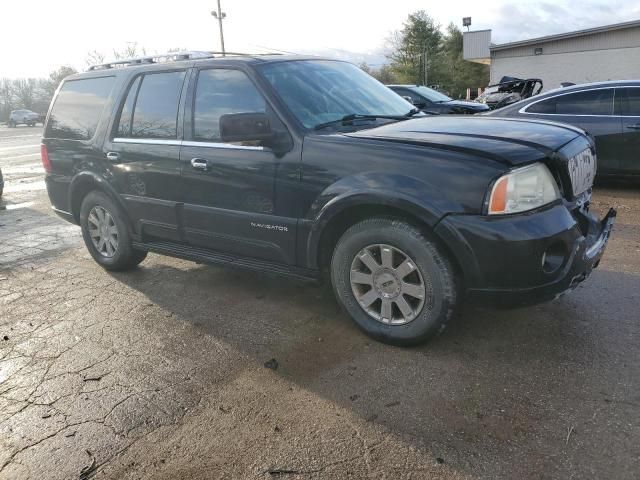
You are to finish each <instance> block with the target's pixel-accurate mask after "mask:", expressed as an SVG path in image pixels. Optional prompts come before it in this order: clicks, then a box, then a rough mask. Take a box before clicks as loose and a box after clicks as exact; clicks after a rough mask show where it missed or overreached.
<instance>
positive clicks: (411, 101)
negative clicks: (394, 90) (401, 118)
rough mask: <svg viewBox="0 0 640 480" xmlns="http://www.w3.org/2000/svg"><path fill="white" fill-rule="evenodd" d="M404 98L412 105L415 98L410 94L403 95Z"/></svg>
mask: <svg viewBox="0 0 640 480" xmlns="http://www.w3.org/2000/svg"><path fill="white" fill-rule="evenodd" d="M402 98H404V99H405V100H406V101H407V102H409V103H410V104H411V105H413V104H414V103H413V98H411V97H410V96H409V95H403V96H402Z"/></svg>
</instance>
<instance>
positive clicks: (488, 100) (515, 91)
mask: <svg viewBox="0 0 640 480" xmlns="http://www.w3.org/2000/svg"><path fill="white" fill-rule="evenodd" d="M542 87H543V84H542V80H540V79H539V78H526V79H523V78H516V77H502V79H500V82H499V83H496V84H494V85H489V86H488V87H487V88H486V90H485V91H484V92H482V95H480V96H479V97H478V98H476V100H475V101H476V102H478V103H482V104H485V105H487V106H488V107H489V108H490V109H491V110H495V109H497V108H502V107H505V106H507V105H511V104H512V103H516V102H519V101H520V100H524V99H525V98H529V97H533V96H535V95H538V94H539V93H540V92H541V91H542Z"/></svg>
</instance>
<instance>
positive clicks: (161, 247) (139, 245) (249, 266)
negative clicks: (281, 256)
mask: <svg viewBox="0 0 640 480" xmlns="http://www.w3.org/2000/svg"><path fill="white" fill-rule="evenodd" d="M133 248H135V249H136V250H146V251H148V252H154V253H160V254H163V255H168V256H170V257H178V258H182V259H184V260H191V261H193V262H198V263H207V264H210V265H220V266H224V267H232V268H241V269H244V270H253V271H258V272H264V273H273V274H276V275H283V276H286V277H293V278H297V279H299V280H306V281H318V280H319V279H320V276H319V274H318V271H316V270H311V269H308V268H301V267H296V266H292V265H283V264H280V263H274V262H269V261H266V260H260V259H257V258H247V257H240V256H236V255H232V254H228V253H222V252H216V251H215V250H209V249H207V248H201V247H194V246H191V245H183V244H180V243H172V242H144V243H143V242H133Z"/></svg>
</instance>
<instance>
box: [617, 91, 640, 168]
mask: <svg viewBox="0 0 640 480" xmlns="http://www.w3.org/2000/svg"><path fill="white" fill-rule="evenodd" d="M616 99H617V100H616V109H617V112H616V113H617V114H618V115H620V118H621V120H622V137H623V138H622V139H621V141H620V150H619V162H620V163H619V173H621V174H632V175H640V86H639V87H625V88H618V89H616Z"/></svg>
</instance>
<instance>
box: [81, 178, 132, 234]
mask: <svg viewBox="0 0 640 480" xmlns="http://www.w3.org/2000/svg"><path fill="white" fill-rule="evenodd" d="M92 191H100V192H103V193H104V194H106V195H108V196H109V198H111V199H112V200H113V201H114V202H115V203H116V205H118V206H119V207H120V208H121V210H122V212H126V211H127V210H126V208H125V205H124V203H123V201H122V199H121V198H120V196H119V195H118V193H117V192H116V191H115V189H114V188H113V187H112V186H111V185H110V184H109V182H107V181H106V180H105V179H104V178H102V177H100V176H99V175H97V174H95V173H93V172H80V173H78V174H77V175H75V176H74V177H73V179H72V180H71V184H70V186H69V208H70V210H71V214H72V215H73V219H74V220H75V222H76V223H77V224H78V225H79V224H80V207H81V206H82V201H83V200H84V198H85V197H86V196H87V195H88V194H89V193H90V192H92ZM125 219H126V221H127V224H128V225H129V227H132V225H131V221H130V220H129V218H128V216H126V213H125Z"/></svg>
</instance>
